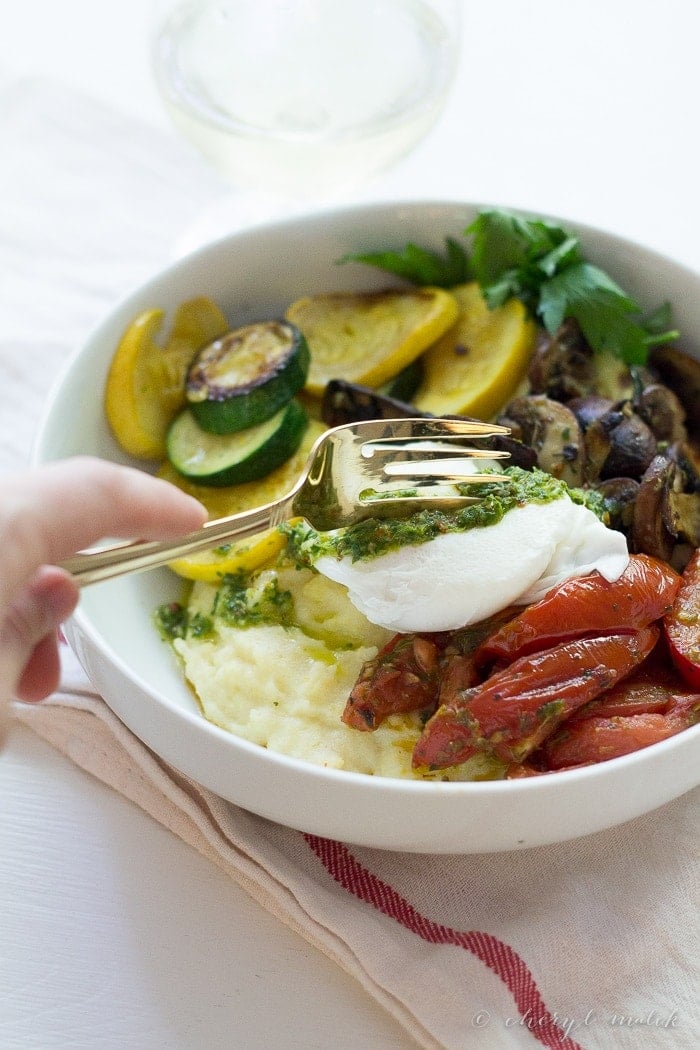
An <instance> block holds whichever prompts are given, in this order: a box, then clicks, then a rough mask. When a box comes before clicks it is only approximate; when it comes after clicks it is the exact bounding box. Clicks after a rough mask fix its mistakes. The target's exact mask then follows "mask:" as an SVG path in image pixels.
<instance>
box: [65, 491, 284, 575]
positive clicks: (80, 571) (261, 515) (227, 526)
mask: <svg viewBox="0 0 700 1050" xmlns="http://www.w3.org/2000/svg"><path fill="white" fill-rule="evenodd" d="M285 507H286V501H278V502H275V503H267V504H266V505H265V506H264V507H257V508H255V509H254V510H245V511H242V512H241V513H240V514H230V515H229V516H228V517H226V518H216V519H215V520H214V521H208V522H206V524H204V525H203V526H202V528H201V529H197V530H196V531H195V532H190V533H188V534H187V535H186V536H183V537H181V538H180V539H178V540H167V541H165V542H158V541H157V540H153V541H144V540H138V541H136V542H134V543H118V544H115V545H113V546H110V547H102V548H99V549H97V550H88V551H81V552H80V553H79V554H75V555H74V556H73V557H72V558H67V559H66V560H65V561H62V562H61V563H60V568H62V569H65V570H66V572H69V573H71V575H72V576H73V577H74V579H75V581H76V583H78V585H79V586H81V587H85V586H86V585H87V584H89V583H99V582H100V581H101V580H110V579H112V578H113V577H115V576H124V575H126V574H127V573H131V572H142V571H143V570H145V569H154V568H156V567H157V566H159V565H165V564H167V562H169V561H173V560H174V559H175V558H182V557H184V556H185V555H187V554H197V553H199V552H200V551H205V550H208V549H210V548H212V547H216V546H218V544H220V543H223V542H225V541H227V540H242V539H245V538H246V536H255V535H256V534H257V533H260V532H265V530H266V529H269V528H272V527H273V526H275V525H278V524H279V523H280V522H281V521H282V520H283V519H284V517H285V515H284V509H285Z"/></svg>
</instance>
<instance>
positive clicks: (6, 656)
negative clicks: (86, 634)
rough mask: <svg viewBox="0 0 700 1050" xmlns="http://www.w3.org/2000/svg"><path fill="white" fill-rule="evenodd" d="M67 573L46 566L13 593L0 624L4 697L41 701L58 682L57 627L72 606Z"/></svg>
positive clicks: (73, 592)
mask: <svg viewBox="0 0 700 1050" xmlns="http://www.w3.org/2000/svg"><path fill="white" fill-rule="evenodd" d="M78 597H79V591H78V588H77V586H76V585H75V582H74V581H73V580H72V579H71V577H70V576H69V575H68V574H67V573H65V572H63V571H62V570H61V569H58V568H56V567H55V566H44V567H42V568H41V569H39V571H38V572H37V574H36V576H35V577H34V579H33V580H32V581H31V583H29V584H28V586H27V587H25V588H24V589H23V590H22V591H21V592H20V593H19V594H18V595H17V597H16V598H15V600H14V601H13V602H12V604H11V605H10V607H9V609H8V610H7V612H6V614H5V618H4V621H2V622H1V623H0V689H2V692H3V694H4V696H5V697H9V696H13V695H14V696H16V697H18V699H20V700H27V701H34V700H42V699H43V698H44V697H45V696H48V694H49V693H51V692H52V691H53V690H54V689H55V688H56V686H57V684H58V677H59V660H58V646H57V637H56V632H57V630H58V628H59V627H60V625H61V624H62V623H63V621H64V620H66V619H67V618H68V617H69V616H70V614H71V613H72V612H73V610H74V609H75V606H76V605H77V602H78Z"/></svg>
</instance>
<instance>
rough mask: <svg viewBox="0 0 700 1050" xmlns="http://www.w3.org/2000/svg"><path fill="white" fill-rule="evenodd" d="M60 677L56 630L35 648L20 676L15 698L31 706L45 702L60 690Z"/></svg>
mask: <svg viewBox="0 0 700 1050" xmlns="http://www.w3.org/2000/svg"><path fill="white" fill-rule="evenodd" d="M60 677H61V659H60V656H59V654H58V632H57V631H55V630H54V631H51V633H50V634H47V635H45V636H44V637H43V638H42V639H41V641H39V642H37V644H36V645H35V646H34V649H33V650H32V652H31V655H30V657H29V659H28V660H27V662H26V664H25V665H24V670H23V671H22V673H21V675H20V679H19V682H18V683H17V688H16V690H15V696H16V698H17V699H18V700H24V701H25V702H26V703H30V704H31V703H35V702H36V701H37V700H43V699H44V698H45V697H47V696H49V695H50V694H51V693H53V692H54V691H55V690H56V689H57V688H58V683H59V681H60Z"/></svg>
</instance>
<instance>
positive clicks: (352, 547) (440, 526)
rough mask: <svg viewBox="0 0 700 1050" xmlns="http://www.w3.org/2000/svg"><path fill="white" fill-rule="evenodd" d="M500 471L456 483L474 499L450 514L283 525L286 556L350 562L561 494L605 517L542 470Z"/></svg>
mask: <svg viewBox="0 0 700 1050" xmlns="http://www.w3.org/2000/svg"><path fill="white" fill-rule="evenodd" d="M503 473H504V474H505V475H506V477H507V479H508V480H507V481H494V482H482V483H478V484H473V483H472V484H469V485H462V486H460V485H458V486H457V488H458V489H459V490H460V491H463V492H464V493H465V495H469V496H476V497H478V500H479V502H478V503H473V504H469V505H468V506H465V507H462V508H460V509H459V510H455V511H450V512H448V511H442V510H429V509H426V510H421V511H418V512H417V513H416V514H411V515H410V516H409V517H407V518H401V519H379V518H369V519H367V520H366V521H361V522H358V524H356V525H350V526H349V527H348V528H346V529H341V530H339V531H338V532H333V533H318V532H315V531H314V530H313V529H310V528H309V527H308V526H307V525H304V524H301V525H299V524H297V525H293V526H286V527H285V528H284V531H285V532H286V534H287V545H288V552H289V555H290V557H291V558H292V559H293V560H295V561H296V562H297V563H300V564H303V565H313V563H314V562H315V561H316V560H317V559H318V558H320V557H322V556H323V555H329V556H331V557H334V558H338V559H340V558H344V557H349V558H351V559H352V561H360V560H362V559H368V558H376V557H378V556H379V555H381V554H386V553H387V552H388V551H392V550H397V549H398V548H399V547H407V546H416V545H417V544H420V543H425V542H426V541H427V540H432V539H435V537H436V536H439V535H441V534H443V533H447V532H464V531H466V530H467V529H475V528H482V527H484V526H486V525H496V524H497V523H498V522H499V521H500V520H501V518H502V517H503V516H504V514H507V513H508V511H509V510H513V509H514V508H515V507H522V506H524V505H525V504H526V503H549V502H551V501H552V500H555V499H561V498H562V497H564V496H568V497H569V498H570V499H571V500H572V501H573V502H574V503H579V504H583V505H585V506H587V507H589V509H590V510H592V511H593V512H594V513H595V514H596V515H597V516H598V517H599V518H601V519H602V520H604V519H605V508H604V503H603V500H602V497H600V496H599V495H598V494H597V493H594V492H588V491H584V490H583V489H572V488H569V486H568V485H567V484H566V483H565V482H563V481H560V480H559V479H557V478H554V477H552V475H551V474H546V473H545V472H544V471H542V470H537V469H535V470H523V469H522V468H521V467H508V468H507V469H506V470H505V471H504V472H503Z"/></svg>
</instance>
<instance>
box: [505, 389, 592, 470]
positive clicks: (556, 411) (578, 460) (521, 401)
mask: <svg viewBox="0 0 700 1050" xmlns="http://www.w3.org/2000/svg"><path fill="white" fill-rule="evenodd" d="M499 423H502V424H503V425H504V426H510V427H511V428H512V430H513V432H514V436H515V437H518V438H520V439H521V440H522V441H523V442H524V443H525V444H526V445H529V446H530V448H532V449H534V451H535V452H536V454H537V465H538V466H539V467H540V469H541V470H546V471H547V472H548V473H549V474H552V475H553V476H554V477H555V478H561V480H562V481H565V482H566V484H567V485H572V486H578V485H581V484H582V482H583V454H582V444H583V439H582V435H581V430H580V427H579V425H578V420H577V419H576V416H575V415H574V413H573V412H572V411H571V410H570V409H568V408H567V407H566V405H562V404H561V403H560V402H559V401H554V400H553V399H552V398H549V397H546V396H545V395H544V394H530V395H527V396H525V397H516V398H514V400H513V401H511V402H510V404H509V405H508V406H507V407H506V409H505V411H504V413H503V416H502V417H501V418H500V419H499Z"/></svg>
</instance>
